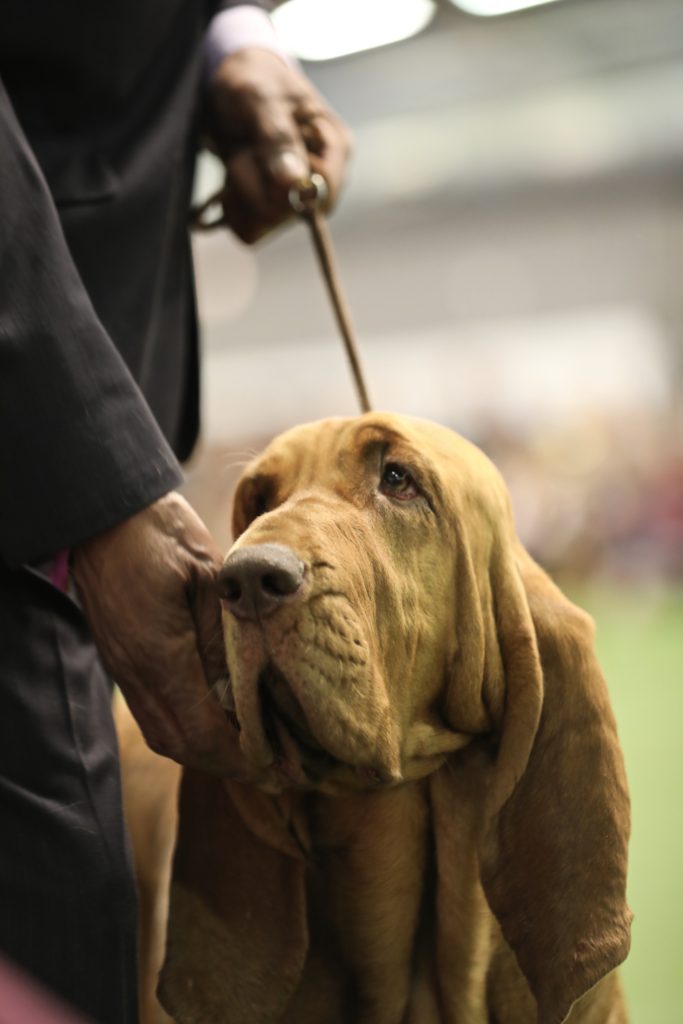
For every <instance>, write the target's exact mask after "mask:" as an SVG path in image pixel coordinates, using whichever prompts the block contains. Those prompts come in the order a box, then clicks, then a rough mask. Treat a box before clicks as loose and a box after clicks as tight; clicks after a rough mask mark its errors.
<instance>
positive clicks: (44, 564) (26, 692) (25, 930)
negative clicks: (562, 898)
mask: <svg viewBox="0 0 683 1024" xmlns="http://www.w3.org/2000/svg"><path fill="white" fill-rule="evenodd" d="M262 6H265V5H261V4H259V3H239V4H235V3H231V2H230V0H220V2H217V0H214V2H201V0H165V2H164V0H102V2H100V3H96V4H92V3H89V2H86V0H70V2H69V3H66V4H64V3H62V4H55V3H50V2H48V0H39V2H37V3H35V4H32V5H30V6H27V5H26V2H25V0H5V3H3V7H2V13H1V14H0V76H1V81H0V203H1V210H0V951H2V952H3V953H4V954H5V955H6V956H8V957H9V958H10V959H12V960H14V961H15V962H17V963H19V964H21V965H22V967H23V968H24V969H25V970H27V971H28V972H30V973H31V974H33V975H34V976H35V977H37V978H39V979H40V980H41V981H42V982H43V983H44V984H45V985H47V986H48V987H50V988H52V989H53V990H55V991H56V992H58V993H59V994H60V995H61V996H62V997H63V998H64V999H66V1000H67V1001H68V1002H70V1003H71V1004H72V1005H73V1006H75V1007H78V1008H79V1009H80V1010H81V1011H83V1012H84V1013H86V1014H87V1015H88V1016H89V1017H91V1018H92V1019H93V1020H95V1021H97V1022H99V1024H132V1022H134V1021H135V1020H136V1019H137V995H136V962H135V928H136V921H135V892H134V883H133V877H132V871H131V865H130V860H129V854H128V849H127V840H126V836H125V831H124V827H123V821H122V813H121V794H120V783H119V775H118V764H117V752H116V740H115V736H114V730H113V725H112V720H111V712H110V699H111V692H110V683H109V678H108V674H107V672H109V673H111V675H112V676H113V678H114V679H115V680H116V681H117V682H118V683H119V684H120V685H121V687H122V689H123V690H124V692H125V694H126V697H127V699H128V701H129V704H130V706H131V708H132V710H133V711H134V713H135V715H136V717H137V718H138V721H139V722H140V725H141V726H142V729H143V732H144V734H145V736H146V738H147V740H148V742H149V743H150V745H151V746H152V747H153V748H154V749H155V750H157V751H159V752H160V753H163V754H166V755H168V756H171V757H173V758H175V759H176V760H178V761H181V762H182V763H185V764H189V765H193V766H196V767H201V768H204V769H206V770H208V771H213V772H217V773H221V774H226V775H232V776H236V777H239V774H240V755H239V750H238V748H237V744H236V743H235V740H234V736H233V733H232V731H231V730H230V728H229V726H227V725H226V722H225V719H224V716H223V712H222V711H221V710H220V708H219V705H218V702H217V701H216V700H215V698H214V697H213V695H212V694H211V693H210V692H209V689H208V687H209V686H210V684H211V683H212V682H214V681H215V680H216V678H217V677H218V675H219V674H220V673H221V671H222V669H223V664H224V662H223V655H222V642H221V640H220V616H219V608H218V606H217V602H216V599H215V596H214V592H213V589H212V581H213V575H214V572H215V570H216V567H217V566H218V565H219V564H220V558H219V555H218V552H216V551H215V550H214V548H213V545H212V542H211V539H210V537H209V536H208V534H207V531H206V529H205V528H204V526H203V524H202V523H201V522H200V520H199V519H198V518H197V516H196V515H195V514H194V513H193V512H192V510H191V509H190V507H189V506H188V505H187V504H186V502H185V501H184V500H183V499H182V498H181V497H180V496H179V495H177V494H176V493H174V488H175V487H176V486H177V484H178V482H179V480H180V470H179V467H178V462H177V459H181V460H182V459H183V458H186V457H187V456H188V455H189V454H190V452H191V450H192V447H193V444H194V442H195V438H196V434H197V420H198V393H197V381H198V372H197V345H196V323H195V312H194V295H193V287H192V267H191V258H190V247H189V239H188V230H187V217H188V209H189V201H190V192H191V179H192V171H193V163H194V156H195V150H196V143H197V135H198V131H199V129H200V127H201V130H202V131H204V132H205V133H206V134H207V135H208V136H209V138H210V140H211V143H212V145H213V147H214V148H215V149H216V151H217V152H218V153H219V154H220V155H221V157H222V158H223V160H224V162H225V165H226V169H227V174H228V180H229V188H228V189H227V190H226V192H225V195H224V202H223V207H224V217H225V222H226V224H227V225H228V226H229V227H230V228H232V229H233V230H234V231H235V232H236V233H237V234H238V235H239V237H240V238H242V239H243V240H244V241H247V242H253V241H255V240H257V239H258V238H260V237H261V236H262V235H263V234H265V233H266V232H267V231H269V230H270V229H271V228H273V227H274V226H276V225H277V224H279V223H281V222H282V221H283V220H285V219H286V218H287V216H288V215H289V213H290V206H289V202H288V192H289V190H290V188H292V187H293V186H296V185H297V184H299V183H301V181H302V179H306V178H308V176H309V175H310V173H311V172H314V173H318V174H321V175H322V176H323V177H324V178H325V180H326V182H327V185H328V189H329V195H330V200H331V202H334V200H335V198H336V196H337V194H338V191H339V188H340V185H341V180H342V177H343V172H344V166H345V162H346V159H347V155H348V150H349V143H348V137H347V133H346V130H345V129H344V127H343V126H342V124H341V123H340V122H339V120H338V119H337V118H336V117H335V115H334V114H333V113H332V112H331V111H330V110H329V108H328V107H327V106H326V105H325V103H324V101H323V100H322V99H321V97H320V96H319V95H318V94H317V93H316V91H315V90H314V89H313V87H312V85H311V84H310V83H309V82H308V81H307V79H306V78H305V77H304V76H303V75H302V74H301V73H300V71H299V70H298V69H297V68H296V67H295V66H294V65H293V64H292V63H291V62H290V61H289V60H288V59H287V58H286V56H284V55H283V54H282V53H281V52H280V51H279V48H278V44H277V41H276V39H275V36H274V33H273V31H272V27H271V26H270V22H269V20H268V17H267V14H266V13H265V12H264V10H263V9H261V8H262ZM69 565H70V566H71V568H72V572H73V576H72V577H71V579H70V577H69V573H68V567H69ZM74 578H75V581H76V584H77V589H76V588H75V587H74V585H73V579H74ZM81 605H83V606H84V608H85V613H86V616H87V621H86V618H84V615H83V613H82V610H81ZM92 635H94V637H95V640H96V642H97V647H98V649H99V655H101V657H102V659H103V661H104V665H106V670H105V668H104V667H103V666H102V663H101V661H100V658H99V656H98V652H97V651H96V649H95V646H94V644H93V641H92Z"/></svg>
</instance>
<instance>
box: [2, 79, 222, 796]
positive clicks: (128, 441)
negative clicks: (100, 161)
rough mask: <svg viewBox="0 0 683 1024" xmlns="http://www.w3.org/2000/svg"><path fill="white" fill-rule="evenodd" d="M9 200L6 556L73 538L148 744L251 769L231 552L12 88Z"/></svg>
mask: <svg viewBox="0 0 683 1024" xmlns="http://www.w3.org/2000/svg"><path fill="white" fill-rule="evenodd" d="M0 207H1V210H2V213H1V215H0V559H2V560H3V561H4V562H5V563H6V564H7V565H8V566H10V567H17V566H19V565H21V564H22V563H24V562H30V561H33V560H35V559H37V558H40V557H45V556H49V555H51V554H52V553H54V552H56V551H58V550H60V549H63V548H71V550H72V557H73V567H74V574H75V577H76V581H77V583H78V585H79V588H80V592H81V597H82V599H83V604H84V607H85V612H86V615H87V617H88V620H89V622H90V625H91V627H92V630H93V633H94V636H95V640H96V642H97V644H98V647H99V649H100V653H101V654H102V656H103V659H104V661H105V663H106V665H107V667H108V669H109V671H110V672H111V674H112V676H113V677H114V679H115V680H116V682H117V683H119V685H120V686H121V688H122V690H123V691H124V693H125V695H126V697H127V699H128V701H129V703H130V705H131V707H132V709H133V711H134V713H135V714H136V715H137V717H138V720H139V722H140V725H141V727H142V730H143V733H144V734H145V736H146V738H147V740H148V742H149V743H150V744H151V745H152V746H153V747H154V749H155V750H157V751H158V752H160V753H163V754H167V755H169V756H171V757H173V758H175V759H176V760H178V761H182V762H183V763H186V764H190V765H193V766H195V767H200V768H203V769H205V770H208V771H214V772H217V773H220V774H228V775H231V776H238V777H239V776H240V774H241V766H242V760H241V755H240V753H239V746H238V743H237V740H236V736H235V734H234V731H233V730H232V728H231V727H230V726H229V725H228V723H227V720H226V717H225V715H224V713H223V711H222V710H221V708H220V706H219V704H218V701H217V700H216V698H215V696H214V695H213V693H211V692H210V691H209V689H208V686H207V678H208V679H209V680H210V681H211V682H214V681H215V680H216V678H217V677H218V675H219V674H221V673H222V672H223V671H224V665H225V661H224V658H223V655H222V641H221V633H220V610H219V605H218V599H217V596H216V593H215V590H214V588H213V579H214V574H215V570H216V568H217V567H218V566H220V556H219V554H218V553H217V552H216V550H215V549H214V547H213V545H212V542H211V538H210V537H209V535H208V533H207V531H206V529H205V528H204V526H203V524H202V523H201V521H200V520H199V519H198V518H197V516H196V515H195V514H194V513H193V511H192V509H191V508H190V507H189V506H188V505H187V503H186V502H185V501H184V500H183V499H182V498H181V497H180V496H179V495H177V494H174V493H172V489H173V487H174V486H175V485H176V484H177V482H178V481H179V479H180V470H179V467H178V465H177V463H176V460H175V458H174V456H173V454H172V453H171V451H170V449H169V447H168V445H167V444H166V442H165V440H164V438H163V436H162V434H161V432H160V430H159V428H158V427H157V425H156V423H155V421H154V419H153V417H152V415H151V413H150V412H149V409H148V408H147V405H146V403H145V400H144V398H143V397H142V395H141V394H140V392H139V390H138V388H137V387H136V385H135V383H134V381H133V379H132V377H131V376H130V374H129V372H128V370H127V368H126V366H125V365H124V363H123V362H122V360H121V358H120V356H119V354H118V352H117V350H116V348H115V347H114V345H113V343H112V341H111V340H110V339H109V337H108V336H107V334H106V332H105V331H104V329H103V327H102V325H101V324H100V323H99V321H98V320H97V317H96V315H95V312H94V310H93V308H92V306H91V304H90V301H89V299H88V297H87V295H86V293H85V290H84V288H83V285H82V283H81V281H80V278H79V276H78V273H77V271H76V269H75V267H74V264H73V261H72V260H71V256H70V254H69V251H68V248H67V245H66V242H65V240H64V237H63V235H62V231H61V226H60V223H59V219H58V216H57V213H56V210H55V208H54V205H53V203H52V199H51V196H50V194H49V191H48V189H47V186H46V185H45V183H44V181H43V177H42V174H41V173H40V169H39V167H38V165H37V163H36V161H35V158H34V156H33V154H32V152H31V150H30V148H29V146H28V144H27V142H26V139H25V138H24V135H23V133H22V131H21V128H20V126H19V124H18V122H17V120H16V118H15V116H14V113H13V111H12V107H11V104H10V102H9V99H8V97H7V95H6V93H5V91H4V89H3V87H2V83H0ZM112 287H116V282H115V281H114V282H112ZM169 492H170V493H169Z"/></svg>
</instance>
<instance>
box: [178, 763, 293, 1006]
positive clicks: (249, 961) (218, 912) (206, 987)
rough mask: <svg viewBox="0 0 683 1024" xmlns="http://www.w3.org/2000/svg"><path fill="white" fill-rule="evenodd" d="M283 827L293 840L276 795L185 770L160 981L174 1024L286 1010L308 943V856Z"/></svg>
mask: <svg viewBox="0 0 683 1024" xmlns="http://www.w3.org/2000/svg"><path fill="white" fill-rule="evenodd" d="M243 804H244V806H245V808H246V813H247V815H248V816H250V817H251V819H252V821H251V824H252V825H255V828H252V827H249V826H248V825H247V824H246V822H245V819H244V815H243V814H242V813H241V809H240V808H241V806H242V805H243ZM281 831H282V839H283V842H284V843H286V842H287V841H291V840H288V835H287V833H286V832H284V830H281V823H280V822H279V820H278V819H277V815H275V816H274V814H273V802H272V800H271V798H270V797H268V796H266V795H265V794H260V793H257V792H256V791H253V790H248V789H247V788H246V787H244V789H243V788H242V787H240V786H239V785H238V784H237V783H224V782H223V781H222V780H220V779H215V778H212V777H210V776H208V775H203V774H200V773H198V772H192V771H190V770H188V769H186V770H185V773H184V775H183V782H182V786H181V793H180V821H179V831H178V841H177V846H176V852H175V859H174V864H173V881H172V885H171V899H170V913H169V923H168V945H167V957H166V963H165V964H164V967H163V970H162V974H161V984H160V988H159V997H160V999H161V1002H162V1005H163V1006H164V1008H165V1009H166V1010H167V1011H168V1012H169V1013H170V1014H171V1016H172V1017H173V1019H174V1020H175V1021H176V1022H177V1024H194V1022H195V1021H201V1022H202V1024H226V1021H229V1022H230V1024H254V1022H255V1021H259V1022H270V1021H272V1022H275V1021H278V1020H280V1018H281V1016H282V1014H283V1012H284V1009H285V1006H286V1005H287V1002H288V1000H289V998H290V996H291V994H292V992H293V990H294V989H295V988H296V985H297V984H298V981H299V978H300V976H301V971H302V969H303V963H304V959H305V956H306V950H307V947H308V932H307V925H306V905H305V893H304V881H303V865H302V862H301V860H300V859H297V856H296V851H295V850H292V851H291V855H290V854H289V853H288V852H287V850H286V849H283V847H282V844H280V843H279V841H278V838H279V836H280V832H281Z"/></svg>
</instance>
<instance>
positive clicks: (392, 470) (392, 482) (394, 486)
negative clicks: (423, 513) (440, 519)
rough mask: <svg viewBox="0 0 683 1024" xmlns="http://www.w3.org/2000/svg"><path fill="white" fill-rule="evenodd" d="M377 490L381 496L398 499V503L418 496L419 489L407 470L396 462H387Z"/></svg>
mask: <svg viewBox="0 0 683 1024" xmlns="http://www.w3.org/2000/svg"><path fill="white" fill-rule="evenodd" d="M379 489H380V491H381V492H382V494H386V495H387V496H388V497H390V498H398V499H399V501H411V500H412V499H413V498H417V497H418V495H419V494H420V489H419V487H418V486H417V484H416V483H415V481H414V480H413V478H412V476H411V475H410V473H409V472H408V470H407V469H406V468H405V466H402V465H401V464H400V463H398V462H387V464H386V466H385V467H384V472H383V473H382V479H381V481H380V485H379Z"/></svg>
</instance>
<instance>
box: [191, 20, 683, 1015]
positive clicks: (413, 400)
mask: <svg viewBox="0 0 683 1024" xmlns="http://www.w3.org/2000/svg"><path fill="white" fill-rule="evenodd" d="M511 8H517V9H516V10H511ZM506 12H507V13H506ZM275 17H276V20H277V23H278V25H279V29H280V31H281V34H282V37H283V39H286V40H287V42H288V44H289V45H290V46H291V48H292V49H293V50H294V51H295V52H296V53H298V54H299V56H300V57H301V58H303V60H302V63H303V65H304V67H305V70H306V72H307V73H308V74H309V75H310V76H311V77H312V78H313V80H314V81H315V82H316V83H317V85H318V86H319V88H320V89H321V91H322V92H323V93H324V94H325V96H326V97H327V99H328V100H329V102H330V103H331V104H332V106H333V107H334V108H335V109H336V110H337V111H338V112H339V113H340V114H341V115H342V116H343V117H344V118H345V119H346V121H347V122H348V124H349V125H350V127H351V129H352V131H353V133H354V136H355V154H356V155H355V159H354V163H353V167H352V173H351V176H350V180H349V184H348V188H347V191H346V193H345V195H344V198H343V200H342V203H341V205H340V208H339V209H338V211H337V212H336V213H335V215H334V218H333V220H332V222H331V230H332V233H333V237H334V240H335V243H336V248H337V256H338V261H339V264H340V269H341V272H342V277H343V280H344V283H345V287H346V291H347V293H348V298H349V301H350V304H351V308H352V310H353V315H354V320H355V324H356V327H357V330H358V333H359V336H360V342H361V346H362V352H363V356H364V361H365V364H366V370H367V375H368V380H369V386H370V390H371V397H372V400H373V404H374V406H375V407H376V408H386V409H392V410H395V411H399V412H405V413H410V414H416V415H419V416H424V417H428V418H430V419H434V420H438V421H440V422H442V423H445V424H447V425H448V426H451V427H453V428H454V429H456V430H457V431H459V432H460V433H463V434H465V435H466V436H468V437H470V438H471V439H472V440H474V441H475V442H476V443H478V444H479V445H480V446H481V447H483V448H484V449H485V450H486V451H487V452H488V453H489V455H491V457H492V458H493V459H494V461H495V462H496V463H497V464H498V465H499V467H500V468H501V470H502V472H503V474H504V476H505V477H506V479H507V482H508V484H509V487H510V490H511V492H512V496H513V503H514V507H515V511H516V516H517V521H518V527H519V532H520V534H521V536H522V539H523V540H524V542H525V543H526V545H527V546H528V547H529V548H530V550H531V551H532V552H533V554H534V555H535V556H536V557H537V558H538V559H539V561H541V563H542V564H543V565H544V566H545V567H546V568H548V569H549V570H550V572H551V573H552V574H553V575H554V576H555V578H556V579H557V580H558V582H559V583H560V584H561V585H562V586H563V588H564V589H565V590H566V591H567V592H568V593H569V594H570V595H571V596H573V597H574V598H575V599H576V600H577V601H578V602H579V603H580V604H582V605H583V606H584V607H585V608H587V609H588V610H589V611H590V612H591V613H592V614H593V615H594V617H595V618H596V622H597V627H598V646H599V652H600V655H601V659H602V662H603V665H604V668H605V670H606V674H607V677H608V681H609V683H610V688H611V692H612V697H613V701H614V705H615V709H616V712H617V718H618V720H619V724H620V732H621V737H622V743H623V746H624V750H625V754H626V761H627V768H628V771H629V777H630V782H631V788H632V798H633V813H634V835H633V843H632V853H631V865H632V867H631V885H630V900H631V904H632V906H633V909H634V911H635V914H636V920H635V926H634V945H633V951H632V954H631V957H630V959H629V961H628V962H627V964H626V966H625V968H624V972H623V974H624V980H625V985H626V989H627V994H628V997H629V1001H630V1004H631V1012H632V1019H633V1021H647V1022H648V1024H676V1022H678V1021H680V1020H681V1019H682V1018H681V1005H683V972H681V970H680V966H679V960H680V953H681V951H682V950H683V924H682V923H681V921H682V915H681V912H680V906H681V898H682V897H683V883H682V882H681V878H682V877H683V872H681V864H682V863H683V800H682V798H681V784H680V780H681V779H682V778H683V749H682V747H681V743H680V740H679V736H680V733H681V724H682V723H683V396H682V388H681V385H682V384H683V2H682V0H647V2H644V0H553V2H545V3H538V2H537V3H536V4H535V5H533V6H532V5H530V4H529V3H524V2H523V0H516V2H515V0H508V2H506V0H467V2H465V0H463V2H462V3H455V2H451V0H439V2H431V0H384V2H381V0H363V2H362V3H359V2H358V0H345V2H344V3H339V2H338V0H325V2H323V0H289V2H288V3H286V4H283V5H281V7H279V8H278V10H277V11H276V15H275ZM411 33H412V34H411ZM216 174H217V170H216V167H215V166H214V165H213V164H212V162H211V159H210V158H208V157H206V158H203V159H202V161H201V163H200V167H199V173H198V178H197V194H198V196H206V195H208V194H209V193H210V192H211V191H212V190H214V189H215V188H216V187H217V186H218V185H219V184H220V179H219V178H218V179H217V178H216ZM195 247H196V258H197V277H198V281H197V285H198V292H199V303H200V315H201V319H202V323H203V335H204V364H203V423H204V428H203V442H202V445H201V448H200V451H199V453H198V455H197V457H196V458H195V460H194V462H193V465H192V467H191V469H190V473H189V479H188V484H187V493H188V495H189V497H190V498H191V500H192V501H193V502H194V504H195V506H196V507H197V508H198V509H199V511H200V512H201V514H202V515H203V516H204V518H205V519H206V521H207V522H208V524H209V526H210V528H211V529H212V531H213V532H214V534H215V536H216V537H217V538H218V540H219V542H220V543H221V544H222V545H223V546H224V547H227V546H228V544H229V539H230V529H229V522H230V501H231V494H232V490H233V487H234V483H235V480H236V478H237V476H238V474H239V472H240V469H241V466H242V465H243V464H244V462H245V461H247V460H248V459H249V457H250V456H251V455H252V454H254V453H255V452H257V451H258V450H260V448H261V447H263V445H264V444H265V443H266V442H267V441H268V440H269V439H270V438H271V437H272V436H273V435H274V434H276V433H278V432H279V431H280V430H282V429H286V428H288V427H290V426H292V425H294V424H296V423H299V422H303V421H306V420H310V419H316V418H319V417H324V416H330V415H347V414H348V415H353V414H355V413H356V412H357V405H356V399H355V395H354V391H353V387H352V383H351V377H350V374H349V372H348V370H347V366H346V362H345V357H344V354H343V351H342V347H341V343H340V341H339V339H338V337H337V334H336V331H335V328H334V324H333V321H332V317H331V312H330V308H329V305H328V302H327V299H326V295H325V293H324V290H323V286H322V283H321V280H320V278H319V275H318V270H317V266H316V263H315V261H314V257H313V253H312V249H311V245H310V240H309V238H308V234H307V232H306V231H305V230H304V227H303V226H293V227H290V228H289V229H287V230H285V231H283V232H282V233H281V234H279V235H277V236H275V237H273V238H271V239H270V240H268V241H267V242H266V243H264V244H262V245H261V246H260V247H258V248H257V249H255V250H251V249H247V248H245V247H244V246H242V245H241V244H240V243H238V242H236V241H235V240H233V239H231V238H229V237H226V236H225V235H224V234H218V233H217V234H215V235H211V236H203V237H197V238H196V240H195Z"/></svg>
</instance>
